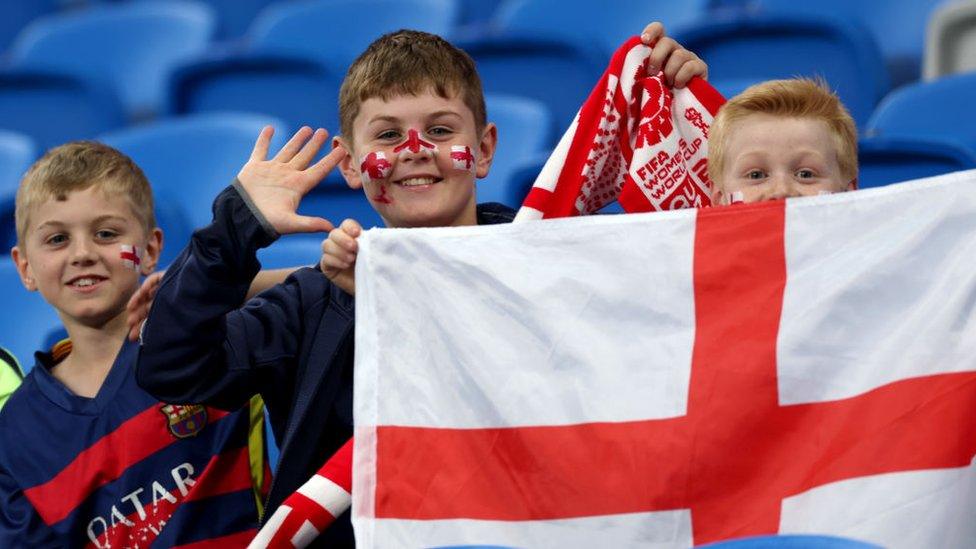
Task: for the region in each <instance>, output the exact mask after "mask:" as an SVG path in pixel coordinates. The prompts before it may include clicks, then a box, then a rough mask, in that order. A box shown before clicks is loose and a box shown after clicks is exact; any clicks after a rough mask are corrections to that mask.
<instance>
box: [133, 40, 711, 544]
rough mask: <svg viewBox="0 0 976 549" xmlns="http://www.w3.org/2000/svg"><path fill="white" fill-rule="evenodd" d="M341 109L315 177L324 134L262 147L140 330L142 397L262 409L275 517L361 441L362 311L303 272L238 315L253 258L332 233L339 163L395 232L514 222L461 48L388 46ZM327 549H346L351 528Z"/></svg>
mask: <svg viewBox="0 0 976 549" xmlns="http://www.w3.org/2000/svg"><path fill="white" fill-rule="evenodd" d="M652 27H653V26H652ZM652 27H648V29H650V30H649V31H648V33H647V36H646V41H648V42H651V41H654V40H657V44H658V46H656V47H655V51H656V54H655V55H656V57H655V59H657V60H658V62H659V66H662V67H666V73H668V75H669V77H670V78H676V77H680V78H690V76H689V75H686V73H687V72H689V71H687V70H684V69H685V67H686V65H687V64H688V63H691V64H692V65H693V67H692V68H693V69H694V70H692V71H691V72H693V73H698V74H701V73H703V72H704V64H703V63H701V62H700V61H699V60H698V59H697V57H695V56H694V55H693V54H690V53H688V52H686V51H685V50H682V49H681V48H680V47H678V46H677V44H675V43H674V41H673V40H670V39H664V38H661V39H660V40H658V39H659V38H660V37H661V34H663V28H660V25H658V26H657V27H653V29H652ZM658 28H660V31H657V30H656V29H658ZM655 32H657V34H654V33H655ZM669 59H670V60H677V62H676V63H674V64H673V65H672V63H671V61H669ZM695 66H700V68H699V69H695ZM683 70H684V72H683ZM339 107H340V119H341V121H342V122H341V124H342V136H341V137H340V138H336V139H335V140H334V141H333V146H334V150H333V151H332V153H330V154H329V155H327V156H326V157H324V158H323V159H322V160H321V161H319V162H318V163H316V164H315V165H313V166H311V167H308V166H309V163H310V162H311V160H312V158H313V157H314V156H315V153H316V152H317V151H318V149H319V148H320V147H321V146H322V145H323V144H324V143H325V140H326V137H327V134H326V133H325V131H324V130H318V131H316V132H314V133H313V132H312V131H311V129H310V128H303V129H302V130H300V131H299V132H298V133H297V134H296V135H295V136H294V137H293V138H292V139H291V140H290V141H289V142H288V143H287V144H286V145H285V146H284V147H283V148H282V150H281V151H280V152H279V153H278V154H277V155H276V156H275V157H274V158H272V159H271V160H265V158H266V155H267V153H268V143H269V140H270V137H271V134H270V130H269V129H265V131H263V132H262V133H261V135H260V137H259V138H258V141H257V144H256V145H255V150H254V153H253V154H252V156H251V159H250V160H249V161H248V163H247V164H246V165H245V166H244V168H243V169H242V170H241V172H240V173H239V174H238V178H237V181H236V182H235V183H234V185H233V187H232V188H229V189H227V190H225V191H224V192H223V193H221V195H220V196H218V198H217V200H216V202H215V204H214V223H213V224H212V225H210V226H208V227H206V228H204V229H202V230H200V231H197V232H196V233H195V234H194V237H193V240H192V241H191V243H190V245H189V247H188V248H187V250H185V251H184V253H183V254H182V255H181V256H180V258H179V259H178V260H177V261H175V263H174V265H175V266H174V267H172V268H170V270H169V271H168V272H167V274H166V277H165V279H164V280H163V282H162V284H161V285H160V287H159V289H158V292H157V294H156V296H155V301H154V303H153V307H152V309H151V311H150V313H149V317H148V319H147V321H146V324H145V327H144V329H143V338H142V351H141V352H140V360H139V366H138V373H137V375H138V378H139V383H140V384H141V385H142V386H144V387H146V388H147V390H149V391H150V392H152V393H153V394H155V395H156V396H158V397H160V398H162V399H163V400H167V401H174V402H208V403H214V404H218V405H223V406H235V405H239V404H240V403H242V402H244V401H245V400H246V399H247V398H248V397H249V396H250V395H252V394H254V393H256V392H260V393H261V394H262V395H263V396H264V398H265V401H266V402H267V405H268V410H269V412H270V416H271V424H272V429H273V431H274V433H275V437H276V439H277V440H278V441H279V443H280V448H281V457H280V461H279V466H278V471H277V475H276V478H275V483H274V485H273V487H272V489H271V494H270V495H269V498H268V505H267V510H268V512H269V514H270V513H273V512H274V510H275V509H276V508H277V507H278V505H279V504H280V503H281V502H282V500H283V499H284V498H285V497H287V496H288V495H290V494H291V493H292V492H294V491H295V490H296V489H297V488H298V487H299V486H301V485H302V484H303V483H304V482H305V481H306V480H308V479H309V478H310V477H311V476H312V475H313V474H314V473H315V471H316V470H317V469H318V468H319V467H320V466H321V465H322V464H323V463H324V462H325V460H326V459H327V458H328V457H329V456H331V455H332V454H333V453H335V451H336V450H337V449H338V448H339V447H340V446H341V445H342V444H343V443H345V442H346V441H347V440H348V439H349V437H350V436H351V435H352V360H353V334H354V331H353V313H354V301H353V299H352V296H351V295H350V293H349V292H347V291H344V289H343V288H346V287H347V286H345V285H343V284H340V283H339V282H338V281H336V282H335V283H333V282H330V281H329V280H328V279H327V278H326V277H324V276H322V273H320V272H319V271H318V270H314V269H300V270H298V271H296V272H295V273H294V274H293V275H292V276H291V277H290V278H289V279H288V280H287V281H286V282H285V283H284V284H282V285H279V286H277V287H275V288H272V289H271V290H269V291H267V292H265V293H264V294H262V295H260V296H258V297H257V298H256V299H254V300H251V301H250V302H249V303H248V304H247V305H245V306H244V307H243V308H241V309H237V307H239V304H240V303H242V302H243V299H244V295H245V290H246V288H247V285H248V283H249V282H250V280H251V278H252V277H253V276H254V275H255V273H257V271H258V268H259V264H258V262H257V260H256V258H255V252H256V250H257V249H258V248H260V247H263V246H267V245H269V244H270V243H271V242H273V241H274V240H275V239H276V238H277V236H278V235H279V234H283V233H288V232H297V231H321V230H330V229H331V228H332V226H331V224H330V223H329V222H327V221H326V220H323V219H317V218H309V217H303V216H298V215H297V214H296V213H295V211H296V209H297V207H298V203H299V201H300V199H301V197H302V195H304V193H306V192H308V191H309V190H310V189H311V188H312V187H313V186H314V185H315V184H316V183H318V181H319V180H321V179H322V177H324V176H325V174H326V173H327V172H328V171H329V170H331V169H332V168H333V167H334V166H336V165H339V166H340V169H341V170H342V173H343V175H344V176H345V178H346V180H347V182H348V183H349V185H350V186H351V187H353V188H358V187H362V188H363V189H364V190H365V192H366V195H367V198H368V199H369V201H370V203H371V204H372V205H373V207H374V208H375V209H376V210H377V211H378V212H379V213H380V215H381V216H382V218H383V219H384V221H385V222H386V224H387V225H388V226H390V227H417V226H457V225H473V224H476V223H478V224H488V223H505V222H509V221H511V219H512V217H513V216H514V211H513V210H511V209H510V208H507V207H505V206H502V205H500V204H488V205H482V206H478V205H477V204H476V202H475V178H476V177H484V176H485V175H487V173H488V169H489V167H490V165H491V159H492V155H493V154H494V150H495V142H496V139H497V137H496V136H497V133H496V129H495V126H494V125H493V124H489V123H488V122H487V121H486V119H485V107H484V98H483V95H482V91H481V82H480V79H479V78H478V75H477V71H476V70H475V66H474V62H473V61H472V60H471V58H470V57H469V56H468V55H467V54H465V53H464V52H462V51H461V50H459V49H457V48H455V47H454V46H452V45H450V44H449V43H447V42H446V41H444V40H443V39H441V38H440V37H437V36H434V35H430V34H427V33H422V32H414V31H399V32H395V33H391V34H388V35H386V36H383V37H381V38H379V39H378V40H376V41H375V42H374V43H373V44H371V45H370V46H369V48H367V50H366V51H365V52H364V53H363V54H362V55H361V56H360V57H359V58H358V59H357V60H356V61H355V62H354V63H353V65H352V67H351V68H350V69H349V73H348V74H347V76H346V78H345V80H344V81H343V84H342V89H341V91H340V105H339ZM306 140H307V143H306ZM174 365H179V366H178V367H174ZM269 516H270V515H269ZM318 543H320V544H321V545H323V546H338V545H344V544H351V543H352V533H351V527H350V523H349V520H348V518H346V519H343V520H339V521H337V522H336V523H335V525H334V526H333V527H331V528H329V530H327V531H326V532H325V533H324V535H323V536H322V537H321V538H319V540H318Z"/></svg>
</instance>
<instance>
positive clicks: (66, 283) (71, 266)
mask: <svg viewBox="0 0 976 549" xmlns="http://www.w3.org/2000/svg"><path fill="white" fill-rule="evenodd" d="M97 187H98V186H97V185H95V186H92V187H89V188H88V189H85V190H82V191H74V192H71V193H70V194H68V196H67V200H63V201H59V200H56V199H53V198H52V199H50V200H47V201H46V202H44V203H42V204H40V205H39V206H38V207H36V208H35V209H34V210H33V211H32V212H31V214H30V224H29V226H28V227H27V230H26V231H25V235H24V242H22V243H21V245H20V246H18V247H16V248H14V249H13V260H14V262H15V263H16V264H17V269H18V271H19V273H20V277H21V280H22V282H23V283H24V286H25V287H27V289H28V290H31V291H34V290H38V291H40V292H41V295H42V296H43V297H44V299H45V300H46V301H47V302H48V303H50V304H51V305H52V306H53V307H54V308H56V309H57V310H58V313H59V315H60V316H61V320H62V321H63V322H64V324H65V327H66V328H68V329H69V330H71V329H72V327H73V326H77V325H84V326H90V327H96V328H101V327H103V326H105V325H106V324H107V323H109V322H111V321H112V320H115V319H118V318H119V317H120V316H121V317H122V318H124V316H123V315H124V314H125V305H126V302H127V301H128V300H129V297H130V296H131V295H132V294H133V292H135V290H136V288H138V285H139V275H140V274H148V273H150V272H152V269H153V268H154V267H155V265H156V261H157V260H158V259H159V251H160V248H161V245H162V233H161V231H160V230H159V229H154V230H153V232H152V234H150V235H146V234H144V233H145V230H144V229H143V228H142V224H141V223H140V222H139V221H138V219H137V217H136V216H135V214H134V213H133V211H132V207H131V206H130V205H129V203H128V200H127V199H126V198H124V197H113V196H107V195H106V194H105V193H104V192H103V191H101V190H100V189H98V188H97ZM133 246H135V247H136V248H138V249H137V250H133V249H132V248H131V247H133ZM136 254H137V255H139V256H141V257H138V258H136V257H134V255H136Z"/></svg>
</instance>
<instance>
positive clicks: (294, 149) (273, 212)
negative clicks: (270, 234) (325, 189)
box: [237, 126, 346, 234]
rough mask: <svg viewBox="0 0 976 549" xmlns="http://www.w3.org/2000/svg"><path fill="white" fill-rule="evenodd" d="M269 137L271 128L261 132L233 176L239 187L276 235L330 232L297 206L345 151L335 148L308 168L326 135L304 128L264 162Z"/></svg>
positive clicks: (326, 225) (326, 222) (325, 224)
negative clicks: (235, 175)
mask: <svg viewBox="0 0 976 549" xmlns="http://www.w3.org/2000/svg"><path fill="white" fill-rule="evenodd" d="M272 135H274V128H272V127H271V126H266V127H265V128H264V129H262V130H261V133H260V135H258V140H257V142H255V144H254V150H253V151H252V152H251V158H250V159H249V160H248V161H247V164H244V167H243V168H241V171H240V173H238V174H237V179H238V180H239V181H240V182H241V186H243V187H244V190H245V191H247V194H248V196H249V197H250V199H251V201H252V202H253V203H254V205H255V207H257V209H258V210H259V211H260V212H261V213H262V214H263V215H264V217H265V218H266V219H267V220H268V222H269V223H271V226H272V227H274V228H275V230H276V231H278V233H279V234H289V233H310V232H320V231H322V232H324V231H331V230H332V223H331V222H329V220H327V219H323V218H321V217H312V216H305V215H298V213H297V212H298V204H299V203H300V202H301V200H302V197H303V196H305V194H306V193H308V192H309V191H310V190H312V189H313V188H314V187H315V186H316V185H318V183H319V181H321V180H322V179H323V178H324V177H325V176H326V175H327V174H328V173H329V172H330V171H332V168H334V167H335V166H336V164H338V163H339V161H340V160H341V159H342V157H343V156H345V154H346V153H345V149H343V148H342V147H336V148H335V149H333V150H332V152H330V153H329V154H327V155H325V156H324V157H323V158H322V159H321V160H319V161H318V162H316V163H315V164H313V165H311V166H309V163H310V162H311V161H312V159H313V158H315V155H316V154H317V153H318V152H319V149H320V148H322V144H323V143H325V141H326V139H327V138H328V137H329V133H328V132H327V131H325V130H323V129H321V128H320V129H318V130H315V131H314V132H313V131H312V128H309V127H308V126H305V127H303V128H302V129H300V130H298V131H297V132H295V135H293V136H292V138H291V139H289V140H288V143H285V146H284V147H282V148H281V150H280V151H278V154H276V155H275V156H274V158H271V159H270V160H267V156H268V148H269V147H270V145H271V136H272Z"/></svg>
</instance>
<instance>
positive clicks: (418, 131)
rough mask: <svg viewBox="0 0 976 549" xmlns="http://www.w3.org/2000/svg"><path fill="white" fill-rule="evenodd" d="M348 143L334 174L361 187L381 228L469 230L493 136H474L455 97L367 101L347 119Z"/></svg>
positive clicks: (488, 132)
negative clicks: (380, 220) (350, 122)
mask: <svg viewBox="0 0 976 549" xmlns="http://www.w3.org/2000/svg"><path fill="white" fill-rule="evenodd" d="M352 135H353V138H352V142H351V143H350V142H349V140H348V139H347V138H340V139H339V140H338V141H337V143H338V145H339V146H343V147H345V148H346V149H347V150H348V151H349V153H350V154H349V155H347V157H346V158H345V159H344V160H343V161H342V163H341V164H340V167H341V169H342V174H343V176H344V177H345V178H346V181H347V183H348V184H349V186H350V187H353V188H359V187H362V188H363V189H364V191H365V192H366V197H367V198H368V199H369V201H370V203H371V204H372V206H373V209H375V210H376V211H377V212H378V213H379V214H380V216H381V217H382V218H383V221H384V222H385V223H386V225H387V226H388V227H447V226H459V225H474V224H476V223H477V218H476V201H475V179H476V178H478V177H485V176H486V175H488V169H489V167H490V166H491V159H492V155H493V154H494V151H495V141H496V130H495V126H494V125H493V124H488V125H487V126H486V127H485V128H484V129H483V130H481V131H478V129H477V125H476V124H475V118H474V114H473V113H472V112H471V109H469V108H468V107H467V106H466V105H465V103H464V102H463V101H462V100H461V99H460V98H459V97H458V96H457V95H454V96H452V97H446V98H445V97H441V96H439V95H437V94H436V93H433V92H432V91H427V92H424V93H421V94H418V95H409V94H407V95H397V96H394V97H392V98H390V99H389V100H384V99H382V98H378V97H372V98H369V99H366V100H365V101H363V102H362V104H361V105H360V107H359V113H358V114H357V115H356V118H355V119H354V120H353V128H352Z"/></svg>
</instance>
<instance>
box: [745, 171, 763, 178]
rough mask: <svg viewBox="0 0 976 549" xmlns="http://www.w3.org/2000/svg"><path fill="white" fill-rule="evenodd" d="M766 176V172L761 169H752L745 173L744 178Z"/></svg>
mask: <svg viewBox="0 0 976 549" xmlns="http://www.w3.org/2000/svg"><path fill="white" fill-rule="evenodd" d="M764 177H766V173H765V172H763V171H762V170H752V171H750V172H749V173H747V174H746V179H762V178H764Z"/></svg>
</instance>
